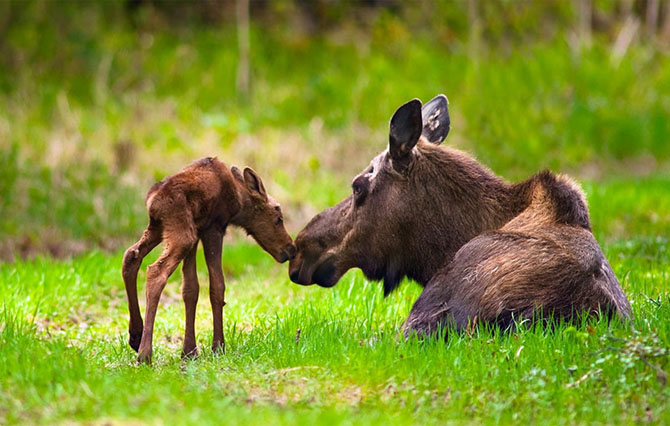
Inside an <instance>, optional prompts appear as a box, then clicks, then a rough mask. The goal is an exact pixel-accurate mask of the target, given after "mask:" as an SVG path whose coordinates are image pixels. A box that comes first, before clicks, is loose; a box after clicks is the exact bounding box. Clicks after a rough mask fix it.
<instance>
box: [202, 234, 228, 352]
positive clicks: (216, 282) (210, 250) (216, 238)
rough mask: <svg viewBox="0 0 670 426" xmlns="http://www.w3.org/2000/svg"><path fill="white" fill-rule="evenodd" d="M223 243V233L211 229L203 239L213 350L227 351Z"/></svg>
mask: <svg viewBox="0 0 670 426" xmlns="http://www.w3.org/2000/svg"><path fill="white" fill-rule="evenodd" d="M222 244H223V233H222V232H220V231H210V232H208V233H207V234H206V235H205V236H203V239H202V246H203V248H204V250H205V260H206V261H207V269H208V271H209V300H210V302H211V303H212V318H213V321H214V327H213V328H214V332H213V336H212V351H217V350H221V351H222V352H225V341H224V338H223V306H224V305H225V304H226V302H225V291H226V284H225V281H224V278H223V269H222V268H221V251H222Z"/></svg>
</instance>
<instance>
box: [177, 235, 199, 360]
mask: <svg viewBox="0 0 670 426" xmlns="http://www.w3.org/2000/svg"><path fill="white" fill-rule="evenodd" d="M197 249H198V243H195V244H194V245H193V249H191V251H190V252H189V253H188V254H187V255H186V258H184V263H183V264H182V274H183V276H184V282H183V284H182V287H181V295H182V298H183V299H184V307H185V310H186V316H185V321H186V324H185V328H184V346H183V348H182V351H181V356H182V358H185V357H189V356H195V355H197V347H196V345H195V310H196V306H197V305H198V293H199V290H200V286H199V284H198V273H197V270H196V262H195V255H196V253H197Z"/></svg>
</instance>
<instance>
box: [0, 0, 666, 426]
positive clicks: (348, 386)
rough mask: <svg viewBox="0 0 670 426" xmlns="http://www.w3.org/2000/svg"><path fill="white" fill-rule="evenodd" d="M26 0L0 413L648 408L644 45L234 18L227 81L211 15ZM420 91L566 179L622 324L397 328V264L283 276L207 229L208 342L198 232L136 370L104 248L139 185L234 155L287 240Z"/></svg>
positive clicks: (656, 209)
mask: <svg viewBox="0 0 670 426" xmlns="http://www.w3.org/2000/svg"><path fill="white" fill-rule="evenodd" d="M8 4H9V3H5V4H2V5H0V12H2V11H3V9H1V8H3V7H4V8H8V6H7V5H8ZM45 4H46V6H45ZM30 5H31V6H30V7H26V10H24V11H22V12H21V13H18V14H16V12H14V14H15V15H14V19H15V22H14V23H13V24H12V25H9V26H8V27H7V26H3V25H4V24H3V22H0V34H1V35H3V37H0V49H2V53H3V55H2V58H1V59H0V217H1V218H2V219H1V220H0V424H145V423H149V424H305V425H314V424H381V423H393V424H445V423H486V424H489V423H494V424H495V423H509V422H515V423H524V424H533V423H543V424H544V423H547V424H584V423H598V424H601V423H607V424H615V423H623V424H628V423H632V422H639V423H656V424H664V423H668V422H670V390H669V388H668V386H667V385H668V383H667V382H668V374H669V373H670V248H669V239H670V167H669V164H670V120H669V119H668V117H669V116H670V95H669V94H670V72H668V70H669V69H670V57H669V56H668V52H667V51H664V50H663V49H660V48H657V47H654V46H651V45H650V44H645V43H639V44H637V43H635V44H633V45H631V47H630V48H629V49H628V51H627V52H626V53H625V55H624V56H622V57H620V58H618V57H617V58H614V57H613V55H612V53H611V47H610V41H609V40H606V39H604V38H598V37H596V38H595V39H594V41H593V44H592V45H591V46H590V47H584V48H579V49H576V48H575V47H574V46H573V45H572V44H571V43H570V42H569V40H568V38H567V36H565V37H564V34H563V33H560V32H559V33H558V35H557V36H555V37H547V38H542V39H536V40H535V39H534V40H533V41H530V42H528V41H526V42H524V43H520V42H518V41H515V42H513V43H511V44H504V43H503V44H501V46H502V47H501V48H496V47H494V46H492V45H487V44H485V43H484V44H483V45H482V46H480V47H479V48H478V49H473V48H472V46H469V44H468V42H467V40H464V39H463V38H462V37H460V36H459V35H458V34H456V35H453V34H451V33H448V32H446V33H430V32H421V31H417V30H416V28H415V27H413V26H412V24H411V23H408V22H407V21H406V20H403V19H402V18H400V17H398V16H397V15H394V14H392V13H385V12H381V13H378V14H376V15H374V16H373V17H372V18H370V20H369V21H370V22H369V23H368V27H366V28H365V29H363V30H362V29H360V28H357V27H353V28H350V27H345V28H344V30H338V29H335V30H333V31H330V32H324V33H323V34H318V35H312V34H308V33H306V32H301V31H302V30H301V29H300V27H299V26H298V27H297V29H296V28H292V30H291V31H287V30H286V28H285V27H281V26H279V27H263V26H262V24H261V23H258V24H256V25H252V28H251V45H252V52H251V53H252V56H251V62H252V77H253V78H252V90H251V92H250V94H249V95H248V96H246V97H243V96H240V95H239V94H238V93H237V92H236V89H235V67H236V63H237V50H236V39H235V37H236V36H235V32H234V29H233V26H231V25H222V26H220V27H217V26H193V25H175V26H174V28H171V29H172V30H173V31H168V30H167V29H166V28H169V25H170V23H169V22H167V23H166V22H163V21H161V19H162V18H160V16H159V15H156V16H154V15H152V14H151V13H148V14H145V15H146V16H144V15H142V16H140V18H138V19H140V24H137V23H132V22H131V23H129V22H126V21H124V20H123V19H121V18H120V17H119V16H118V15H119V14H120V12H119V11H118V10H117V9H118V7H115V6H114V5H112V4H111V3H110V4H108V5H106V6H100V7H88V8H84V10H85V13H81V12H80V11H76V10H74V9H75V8H74V7H72V6H62V5H61V6H59V7H54V6H53V4H50V3H41V2H34V3H30ZM11 7H12V6H11V5H10V6H9V8H11ZM14 9H16V8H14ZM5 11H6V9H5ZM51 18H54V19H51ZM142 20H143V21H142ZM63 22H67V25H64V24H63ZM460 30H462V29H460ZM460 30H459V29H458V28H456V30H455V31H456V33H458V31H460ZM459 37H460V38H459ZM437 93H445V94H446V95H447V96H448V97H449V99H450V102H451V104H450V111H451V115H452V131H451V133H450V135H449V137H448V138H447V140H446V141H445V144H448V145H450V146H454V147H457V148H460V149H463V150H465V151H468V152H470V153H472V154H473V155H475V156H476V157H477V158H478V159H479V160H480V161H481V162H483V163H484V164H487V165H488V166H489V167H491V168H492V169H493V170H494V171H495V172H497V173H499V174H500V175H502V176H503V177H505V178H506V179H509V180H519V179H523V178H526V177H528V176H530V175H531V174H532V173H534V172H536V171H538V170H540V169H543V168H550V169H551V170H553V171H556V172H563V173H568V174H571V175H572V176H574V177H575V178H576V179H577V180H578V181H579V182H580V183H581V184H582V185H583V187H584V189H585V191H586V194H587V199H588V202H589V208H590V214H591V220H592V224H593V230H594V234H595V236H596V238H597V239H598V241H599V242H600V243H601V245H602V247H603V250H604V252H605V255H606V257H607V258H608V260H609V261H610V263H611V265H612V267H613V269H614V272H615V273H616V275H617V277H618V278H619V280H620V282H621V285H622V287H623V289H624V292H625V293H626V294H627V296H628V297H629V300H630V302H631V305H632V307H633V313H634V318H633V320H632V322H631V323H630V324H621V323H617V322H612V323H608V322H606V321H599V320H595V319H592V320H589V321H585V322H584V323H583V324H579V325H577V326H573V325H567V324H565V325H561V326H559V327H555V328H543V327H541V326H529V325H524V324H521V325H520V328H519V331H518V332H516V333H513V334H509V333H508V334H504V333H501V332H500V330H496V329H489V328H486V327H481V328H478V329H476V330H473V331H472V333H469V334H464V335H456V334H453V335H450V336H449V338H448V340H447V341H446V342H445V341H444V340H441V339H439V338H433V339H427V340H423V341H417V340H416V339H410V340H405V339H403V338H401V337H400V334H399V333H400V330H401V328H402V322H403V320H404V319H405V318H406V317H407V314H408V313H409V310H410V308H411V306H412V303H413V302H414V300H415V299H416V298H417V297H418V295H419V294H420V291H421V288H420V287H419V286H418V285H417V284H416V283H413V282H406V283H403V284H402V285H401V286H400V288H399V290H398V291H396V292H394V293H392V294H391V295H390V296H389V297H387V298H384V297H383V291H382V286H381V284H379V283H374V282H370V281H368V280H366V279H365V278H364V277H363V276H362V274H361V273H360V272H359V271H357V270H355V271H350V272H349V273H347V274H346V275H345V276H344V277H343V278H342V280H341V281H340V283H339V284H338V285H337V286H336V287H334V288H332V289H322V288H318V287H316V286H313V287H300V286H297V285H295V284H293V283H291V282H290V280H289V279H288V274H287V267H286V265H278V264H276V263H274V261H273V260H272V259H271V257H270V256H269V255H267V254H266V253H264V252H263V251H262V250H261V249H260V248H259V247H257V246H256V245H255V244H253V242H252V241H251V240H250V239H248V238H247V237H246V236H245V235H243V233H241V232H231V233H230V235H228V236H227V237H226V240H225V243H224V254H223V267H224V274H225V276H226V284H227V292H226V300H227V305H226V306H225V308H224V333H225V337H226V353H225V354H213V353H212V352H211V350H210V349H209V346H210V343H211V330H212V325H211V310H210V307H209V298H208V288H207V287H208V285H207V274H206V268H205V263H204V259H203V256H202V252H201V251H200V252H199V253H198V275H199V279H200V300H199V303H198V313H197V320H196V333H197V342H198V346H199V348H200V356H199V357H197V358H196V359H193V360H181V359H180V357H179V354H180V349H181V339H182V336H183V316H184V313H183V304H182V302H181V296H180V279H181V274H180V272H179V271H177V272H176V273H175V274H174V275H173V276H172V277H171V279H170V281H169V283H168V286H167V287H166V290H165V292H164V294H163V297H162V299H161V304H160V305H159V310H158V315H157V321H156V329H155V334H154V362H153V365H152V366H145V365H137V364H136V363H135V358H136V354H135V352H134V351H132V349H131V348H130V347H129V346H128V344H127V331H126V330H127V325H128V322H127V321H128V317H127V304H126V298H125V292H124V289H123V283H122V280H121V272H120V269H121V258H122V254H123V250H124V249H125V248H126V247H127V246H128V245H130V244H131V243H132V242H133V241H134V240H135V239H136V238H138V237H139V236H140V234H141V231H142V228H143V227H144V226H145V225H146V221H147V219H146V213H145V211H144V203H143V200H144V195H145V193H146V190H147V189H148V187H149V186H150V185H151V184H152V183H153V182H154V181H155V180H157V179H161V178H162V177H164V176H166V175H167V174H170V173H174V172H175V171H177V170H179V168H181V167H182V166H183V165H185V164H187V163H189V162H190V161H193V160H195V159H197V158H199V157H202V156H206V155H216V156H218V157H219V158H221V159H222V160H224V161H226V162H227V163H229V164H237V165H250V166H252V167H254V168H255V169H256V170H257V171H258V172H259V174H260V175H261V176H262V177H263V178H264V180H265V184H266V187H267V188H268V191H269V192H270V193H271V194H272V195H273V196H275V197H276V198H277V199H278V200H279V201H280V202H281V203H282V205H283V208H284V211H285V214H286V216H287V228H288V229H289V231H290V232H291V233H292V235H293V236H295V235H296V234H297V232H298V231H299V230H300V229H301V228H302V226H303V225H304V224H305V223H306V221H307V220H309V218H310V217H311V216H312V215H314V214H315V213H317V212H318V211H320V210H321V209H323V208H326V207H328V206H330V205H333V204H334V203H336V202H337V201H339V200H340V199H341V198H343V197H344V196H346V195H347V194H348V193H349V191H350V190H351V189H350V182H351V178H352V177H353V176H354V175H355V174H356V173H358V172H359V171H360V170H362V169H363V168H364V167H365V166H366V165H367V162H368V161H369V160H370V159H371V158H372V157H373V156H374V155H375V154H376V153H378V152H380V151H381V150H383V149H384V148H385V145H386V143H387V141H388V133H387V132H388V119H389V118H390V115H391V114H392V113H393V111H394V110H395V108H396V107H397V106H398V105H400V104H401V103H403V102H404V101H406V100H408V99H411V98H413V97H419V98H421V99H422V100H423V101H427V100H428V99H430V98H432V97H433V96H434V95H435V94H437ZM158 253H159V250H156V251H155V252H154V253H152V254H151V255H150V256H149V257H148V258H147V259H145V261H144V265H143V269H142V270H141V272H140V276H139V291H140V294H141V295H142V294H143V290H144V279H145V277H146V275H145V269H146V265H148V264H149V263H150V262H152V261H153V260H155V259H156V257H157V256H158ZM140 300H141V306H142V307H143V306H144V305H143V298H142V297H141V298H140ZM142 310H143V308H142Z"/></svg>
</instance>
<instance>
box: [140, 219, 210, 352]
mask: <svg viewBox="0 0 670 426" xmlns="http://www.w3.org/2000/svg"><path fill="white" fill-rule="evenodd" d="M180 232H184V231H183V230H182V231H180ZM183 237H184V236H183V235H182V238H179V239H174V240H170V239H166V240H167V241H166V242H167V244H166V248H165V251H163V253H162V254H161V256H160V257H159V258H158V260H157V261H156V262H155V263H153V264H151V265H149V268H148V269H147V291H146V297H147V305H146V312H145V323H144V330H143V331H142V340H141V341H140V349H139V351H138V352H139V353H138V357H137V361H138V362H146V363H149V364H150V363H151V354H152V341H153V331H154V321H155V319H156V310H157V309H158V301H159V300H160V297H161V293H162V292H163V289H164V288H165V284H166V283H167V280H168V278H169V277H170V275H172V273H173V272H174V271H175V269H177V266H178V265H179V262H181V261H182V260H183V259H184V258H185V257H186V255H187V254H188V253H189V252H190V251H191V249H192V248H193V245H194V244H195V242H196V241H197V240H196V238H195V237H192V238H190V237H189V238H187V239H186V240H185V239H184V238H183Z"/></svg>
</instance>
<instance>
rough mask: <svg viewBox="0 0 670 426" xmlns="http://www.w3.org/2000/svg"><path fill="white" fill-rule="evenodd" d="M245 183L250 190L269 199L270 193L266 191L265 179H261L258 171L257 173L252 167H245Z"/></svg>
mask: <svg viewBox="0 0 670 426" xmlns="http://www.w3.org/2000/svg"><path fill="white" fill-rule="evenodd" d="M244 183H246V185H247V189H249V192H251V193H252V194H256V195H259V196H261V197H262V198H263V199H265V200H267V198H268V194H267V192H265V187H264V186H263V181H262V180H261V177H260V176H258V173H256V172H255V171H254V170H253V169H252V168H251V167H245V168H244Z"/></svg>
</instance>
